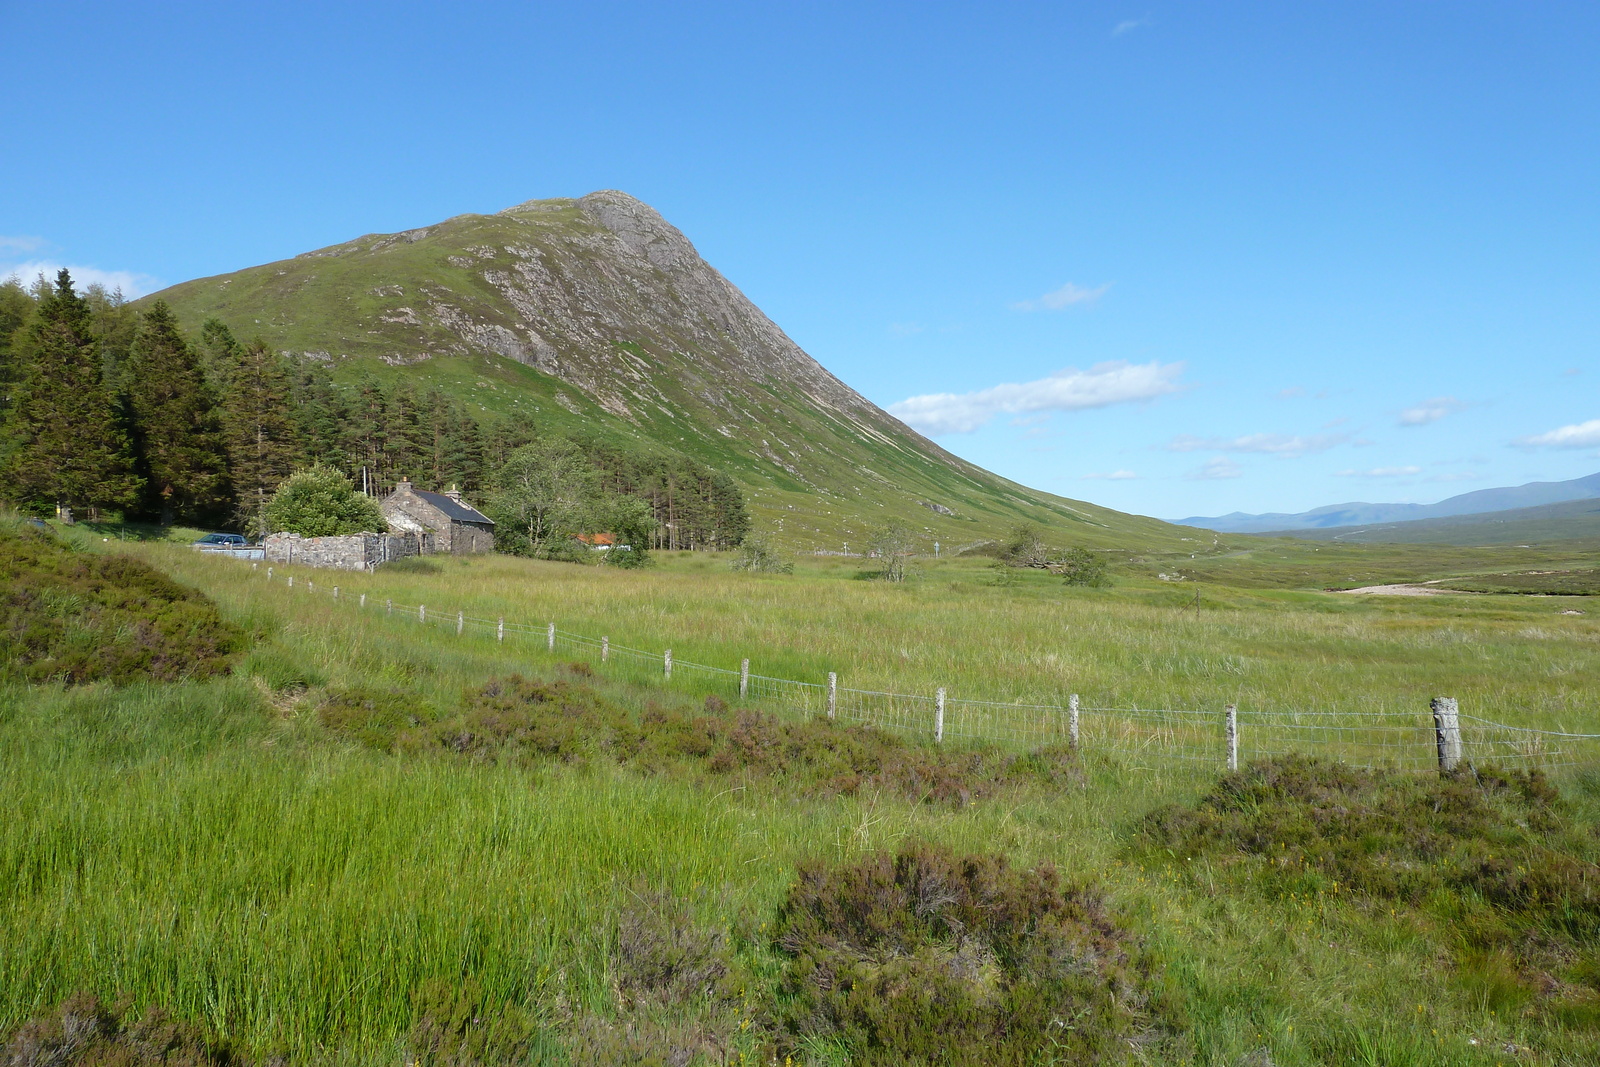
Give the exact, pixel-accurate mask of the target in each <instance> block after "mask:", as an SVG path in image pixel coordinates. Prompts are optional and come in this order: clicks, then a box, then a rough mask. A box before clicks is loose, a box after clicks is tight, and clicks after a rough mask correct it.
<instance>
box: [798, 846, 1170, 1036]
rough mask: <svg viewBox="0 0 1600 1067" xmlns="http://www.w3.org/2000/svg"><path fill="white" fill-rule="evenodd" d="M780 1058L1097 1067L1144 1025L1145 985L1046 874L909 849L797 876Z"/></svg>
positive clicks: (991, 858) (1080, 894)
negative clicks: (840, 1053) (826, 1053)
mask: <svg viewBox="0 0 1600 1067" xmlns="http://www.w3.org/2000/svg"><path fill="white" fill-rule="evenodd" d="M773 945H774V947H775V948H776V949H777V950H778V951H779V952H780V953H781V954H782V955H783V957H784V958H785V960H786V962H785V965H784V974H783V979H782V997H781V998H780V1000H779V1003H778V1005H777V1006H776V1008H775V1011H776V1019H775V1028H776V1030H777V1032H778V1033H779V1035H780V1037H779V1043H780V1045H781V1046H783V1048H784V1050H785V1051H800V1050H802V1049H804V1048H805V1047H807V1046H808V1045H814V1044H815V1043H818V1042H826V1043H831V1044H834V1045H836V1046H837V1045H843V1046H844V1047H845V1048H846V1049H848V1051H849V1057H850V1062H851V1063H854V1064H860V1065H863V1067H866V1065H873V1064H886V1065H887V1064H895V1065H901V1064H951V1065H957V1064H973V1065H977V1064H984V1065H992V1064H1025V1063H1027V1064H1031V1063H1039V1062H1055V1063H1075V1064H1094V1063H1102V1062H1117V1061H1119V1060H1121V1059H1123V1058H1124V1054H1125V1052H1126V1049H1127V1044H1128V1040H1129V1038H1130V1037H1132V1036H1133V1035H1134V1034H1135V1033H1136V1032H1138V1031H1140V1030H1143V1029H1148V1028H1149V1026H1150V1018H1149V1011H1150V1003H1149V998H1148V996H1147V995H1146V992H1145V985H1146V983H1145V978H1144V975H1143V974H1142V973H1141V968H1140V966H1139V964H1138V963H1137V961H1136V959H1135V953H1134V951H1133V948H1132V946H1131V944H1130V939H1129V938H1128V936H1127V934H1126V933H1125V932H1124V931H1123V930H1122V929H1121V928H1120V927H1119V926H1118V924H1117V923H1116V922H1115V920H1114V919H1113V918H1112V917H1111V915H1110V913H1109V912H1108V910H1107V909H1106V906H1105V904H1104V902H1103V901H1102V899H1101V898H1100V896H1099V895H1098V894H1097V893H1095V892H1092V891H1090V890H1088V889H1085V888H1081V887H1076V886H1071V885H1066V884H1063V882H1062V880H1061V877H1060V875H1059V873H1058V872H1057V871H1056V869H1055V868H1054V867H1052V866H1050V865H1048V864H1046V865H1043V866H1040V867H1038V868H1036V869H1034V870H1018V869H1016V868H1013V867H1012V866H1010V864H1009V863H1008V862H1007V861H1006V858H1005V857H1004V856H1000V855H976V856H956V855H954V854H953V853H951V852H950V851H948V850H946V849H943V848H939V847H935V846H930V845H913V846H911V847H909V848H907V849H905V850H904V851H902V852H900V854H899V855H896V856H889V855H885V854H879V855H874V856H869V857H867V858H865V859H862V860H858V861H856V862H853V863H847V864H844V865H841V866H837V867H828V866H825V865H823V864H820V863H812V864H808V865H805V866H802V867H801V869H800V873H799V880H798V881H797V882H796V884H795V885H794V887H793V888H792V889H791V890H790V891H789V895H788V899H787V900H786V901H785V902H784V904H783V907H782V909H781V910H780V912H779V915H778V921H777V924H776V927H775V930H774V933H773Z"/></svg>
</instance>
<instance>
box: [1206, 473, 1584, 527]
mask: <svg viewBox="0 0 1600 1067" xmlns="http://www.w3.org/2000/svg"><path fill="white" fill-rule="evenodd" d="M1595 497H1600V473H1595V474H1589V475H1585V476H1584V477H1582V478H1573V479H1570V480H1568V481H1564V482H1528V483H1526V484H1524V485H1516V486H1507V487H1504V488H1499V489H1475V490H1473V491H1472V492H1470V493H1461V494H1460V495H1458V496H1452V497H1448V498H1446V499H1444V500H1441V501H1439V502H1438V503H1436V504H1367V503H1361V502H1355V503H1348V504H1330V505H1328V506H1326V507H1320V508H1313V509H1312V510H1310V511H1302V512H1298V513H1295V514H1289V513H1284V512H1267V513H1264V514H1259V515H1250V514H1246V513H1244V512H1240V511H1235V512H1233V513H1232V514H1229V515H1218V516H1210V517H1208V516H1191V517H1189V518H1187V519H1177V520H1175V521H1176V523H1177V525H1179V526H1198V527H1200V528H1201V529H1205V530H1216V531H1217V532H1219V533H1279V532H1283V531H1289V530H1327V529H1335V528H1339V527H1345V526H1370V525H1373V524H1375V523H1388V522H1412V521H1415V520H1418V519H1446V518H1451V517H1453V516H1457V515H1482V514H1487V513H1489V512H1495V511H1511V510H1514V509H1521V508H1535V507H1540V506H1542V505H1545V504H1560V503H1564V502H1565V501H1568V500H1590V499H1593V498H1595Z"/></svg>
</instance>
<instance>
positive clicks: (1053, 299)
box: [1011, 282, 1111, 311]
mask: <svg viewBox="0 0 1600 1067" xmlns="http://www.w3.org/2000/svg"><path fill="white" fill-rule="evenodd" d="M1110 290H1111V283H1110V282H1106V283H1105V284H1104V285H1097V286H1095V287H1094V288H1093V289H1086V288H1084V287H1083V286H1081V285H1074V284H1073V283H1071V282H1068V283H1067V284H1066V285H1063V286H1062V287H1061V288H1059V289H1052V290H1050V291H1049V292H1048V293H1046V294H1044V295H1043V296H1041V297H1040V298H1039V299H1037V300H1019V301H1017V302H1016V303H1015V304H1012V305H1011V310H1013V311H1061V310H1062V309H1064V308H1069V307H1076V306H1077V305H1078V304H1093V303H1095V302H1097V301H1098V300H1099V299H1100V298H1101V297H1102V296H1105V295H1106V293H1107V292H1109V291H1110Z"/></svg>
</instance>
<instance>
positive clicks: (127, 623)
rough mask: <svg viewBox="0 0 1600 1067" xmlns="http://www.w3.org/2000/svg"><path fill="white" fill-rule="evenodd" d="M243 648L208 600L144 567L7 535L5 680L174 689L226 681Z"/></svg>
mask: <svg viewBox="0 0 1600 1067" xmlns="http://www.w3.org/2000/svg"><path fill="white" fill-rule="evenodd" d="M243 646H244V637H243V635H242V634H241V633H240V632H239V631H238V630H237V629H235V628H234V627H233V626H230V625H229V624H228V623H227V622H225V621H223V619H222V617H221V616H220V615H219V614H218V613H217V609H216V605H214V604H213V603H212V602H211V601H210V600H209V599H207V598H206V597H205V596H204V595H203V594H201V593H199V592H196V591H195V590H192V589H186V588H184V587H183V586H181V585H179V584H177V583H176V582H174V581H172V580H171V579H170V578H168V577H167V576H166V575H164V574H161V573H160V572H159V571H156V570H154V569H152V568H150V567H148V566H146V565H145V564H143V563H140V562H139V561H138V560H135V559H131V558H129V557H127V556H101V555H95V554H92V553H88V552H77V551H73V550H71V549H69V548H68V547H67V546H65V545H63V544H62V543H61V542H59V541H57V540H55V539H54V538H52V537H50V536H49V535H47V534H44V533H40V532H37V531H33V530H27V529H18V530H14V531H0V678H7V679H14V680H22V681H30V682H42V681H62V682H66V683H67V684H69V685H79V684H83V683H87V682H96V681H109V682H115V683H119V684H121V683H127V682H132V681H136V680H141V679H151V680H154V681H163V682H170V681H176V680H177V679H180V678H186V677H207V676H210V675H215V674H221V673H225V672H226V671H227V670H228V669H229V667H230V666H231V663H232V658H233V655H234V653H235V652H237V651H239V650H240V649H241V648H242V647H243Z"/></svg>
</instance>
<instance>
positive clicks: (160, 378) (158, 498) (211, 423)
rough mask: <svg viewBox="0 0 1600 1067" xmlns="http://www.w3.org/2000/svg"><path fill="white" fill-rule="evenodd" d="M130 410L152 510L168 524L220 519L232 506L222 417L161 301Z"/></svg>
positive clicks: (132, 376)
mask: <svg viewBox="0 0 1600 1067" xmlns="http://www.w3.org/2000/svg"><path fill="white" fill-rule="evenodd" d="M128 403H129V407H130V408H131V410H132V413H133V425H134V438H135V443H136V445H137V448H138V455H139V459H140V463H141V465H142V466H143V468H144V471H145V475H146V477H147V479H148V483H147V492H148V494H149V497H150V505H151V509H152V510H153V511H157V512H159V514H160V517H161V522H162V524H163V525H167V524H170V523H171V522H172V521H173V520H174V519H184V520H186V521H201V520H204V519H207V518H212V517H215V516H216V515H217V514H218V512H219V511H221V510H222V507H223V505H224V503H225V502H226V501H227V499H228V469H227V444H226V441H225V438H224V436H223V431H222V412H221V409H220V408H219V407H218V405H217V398H216V395H215V394H214V393H212V391H211V389H210V387H209V386H207V385H206V381H205V375H204V374H203V373H202V371H201V369H200V361H199V359H198V358H196V356H195V353H194V349H192V348H190V347H189V343H188V341H187V340H185V339H184V336H183V333H182V331H181V330H179V329H178V320H177V319H176V318H174V317H173V314H172V309H171V308H169V307H167V305H166V303H165V302H163V301H160V300H157V301H156V302H155V303H154V304H152V305H151V306H150V308H149V310H147V311H146V312H145V313H144V321H143V322H142V323H141V324H140V327H139V332H138V334H137V336H135V337H134V339H133V347H132V352H131V353H130V354H129V357H128Z"/></svg>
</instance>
